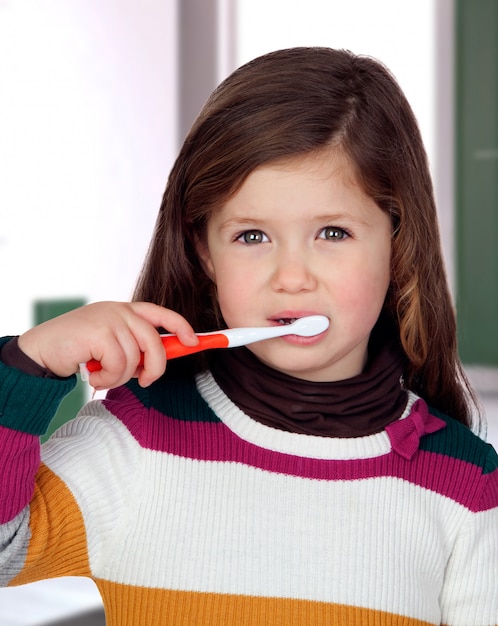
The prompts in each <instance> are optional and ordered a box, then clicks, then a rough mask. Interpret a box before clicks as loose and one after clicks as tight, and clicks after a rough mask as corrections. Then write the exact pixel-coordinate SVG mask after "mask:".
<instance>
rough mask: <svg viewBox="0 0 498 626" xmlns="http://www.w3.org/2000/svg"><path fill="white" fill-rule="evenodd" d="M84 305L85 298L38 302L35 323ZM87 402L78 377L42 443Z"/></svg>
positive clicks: (34, 310)
mask: <svg viewBox="0 0 498 626" xmlns="http://www.w3.org/2000/svg"><path fill="white" fill-rule="evenodd" d="M84 304H85V300H84V299H83V298H74V299H55V300H38V301H36V302H35V303H34V305H33V317H34V323H35V324H41V323H42V322H46V321H47V320H49V319H52V318H54V317H57V316H58V315H62V314H63V313H67V312H68V311H72V310H73V309H76V308H78V307H80V306H83V305H84ZM86 400H87V389H86V385H85V384H84V383H82V382H81V379H80V377H79V376H78V383H77V385H76V387H75V388H74V389H73V391H71V393H69V394H68V395H67V396H66V397H65V398H64V400H63V401H62V402H61V404H60V405H59V409H58V411H57V413H56V414H55V416H54V418H53V420H52V422H51V423H50V427H49V429H48V431H47V433H46V435H45V436H44V437H42V441H45V440H46V439H48V437H50V435H51V434H52V433H53V432H54V431H55V430H57V428H59V426H62V424H64V422H67V420H69V419H72V418H73V417H75V416H76V414H77V413H78V411H79V410H80V409H81V407H82V406H83V405H84V404H85V402H86Z"/></svg>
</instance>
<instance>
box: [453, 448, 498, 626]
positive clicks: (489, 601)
mask: <svg viewBox="0 0 498 626" xmlns="http://www.w3.org/2000/svg"><path fill="white" fill-rule="evenodd" d="M497 581H498V455H497V454H496V452H495V450H494V449H493V448H492V447H491V446H489V453H488V457H487V462H486V464H485V467H484V470H483V474H482V477H481V489H480V490H478V491H477V493H476V500H475V506H474V507H473V508H472V510H470V511H468V512H467V521H466V523H465V524H464V525H463V527H462V529H461V530H460V532H459V533H458V536H457V538H456V541H455V543H454V545H453V549H452V553H451V557H450V560H449V562H448V565H447V567H446V572H445V584H444V587H443V593H442V597H441V607H442V611H443V619H442V623H443V624H452V625H455V626H460V625H461V626H470V625H471V624H476V625H477V624H479V625H481V624H493V625H494V624H498V591H497Z"/></svg>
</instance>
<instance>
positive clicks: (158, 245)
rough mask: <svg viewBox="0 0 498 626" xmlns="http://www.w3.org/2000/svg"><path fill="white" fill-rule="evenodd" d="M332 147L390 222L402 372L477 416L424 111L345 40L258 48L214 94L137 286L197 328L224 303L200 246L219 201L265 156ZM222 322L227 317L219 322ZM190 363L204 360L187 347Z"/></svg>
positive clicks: (461, 412) (391, 306)
mask: <svg viewBox="0 0 498 626" xmlns="http://www.w3.org/2000/svg"><path fill="white" fill-rule="evenodd" d="M330 146H333V147H335V148H340V149H341V150H342V151H343V152H344V153H345V154H346V155H347V156H348V157H349V159H350V161H351V163H352V164H353V165H354V167H355V170H356V174H357V177H358V180H359V182H360V184H362V186H363V188H364V190H365V192H366V193H367V194H368V195H369V196H370V197H372V198H373V199H374V200H375V202H376V203H377V204H378V206H379V207H380V208H381V209H382V210H384V211H386V212H387V213H389V215H390V216H391V219H392V224H393V240H392V275H391V286H390V289H389V293H388V296H387V300H386V304H385V310H386V312H387V313H388V314H389V315H390V316H391V318H392V320H393V323H394V324H395V326H396V330H397V332H398V333H399V337H400V341H401V345H402V348H403V350H404V352H405V354H406V357H407V365H406V370H405V382H406V385H407V387H408V388H410V389H412V390H413V391H415V392H416V393H419V394H420V395H421V396H423V397H424V398H425V399H426V400H427V402H429V403H430V404H431V405H432V406H434V407H435V408H437V409H439V410H441V411H443V412H445V413H448V414H450V415H451V416H452V417H454V418H455V419H457V420H459V421H460V422H462V423H464V424H466V425H470V423H471V412H470V400H474V396H473V393H472V391H471V389H470V387H469V385H468V382H467V380H466V378H465V375H464V373H463V371H462V367H461V364H460V361H459V358H458V354H457V345H456V322H455V314H454V310H453V305H452V301H451V297H450V293H449V290H448V286H447V280H446V276H445V271H444V265H443V258H442V252H441V245H440V239H439V230H438V222H437V215H436V208H435V202H434V196H433V189H432V181H431V177H430V173H429V168H428V164H427V157H426V153H425V149H424V146H423V143H422V139H421V136H420V132H419V129H418V125H417V122H416V119H415V117H414V115H413V112H412V110H411V107H410V105H409V104H408V102H407V100H406V98H405V96H404V94H403V93H402V91H401V89H400V87H399V86H398V84H397V82H396V80H395V79H394V78H393V76H392V75H391V74H390V73H389V71H388V70H387V69H386V68H385V67H384V66H383V65H382V64H380V63H379V62H378V61H376V60H374V59H372V58H369V57H365V56H357V55H354V54H352V53H350V52H348V51H344V50H332V49H328V48H291V49H288V50H280V51H277V52H272V53H269V54H267V55H264V56H262V57H259V58H257V59H255V60H253V61H251V62H250V63H248V64H246V65H244V66H242V67H241V68H239V69H238V70H236V71H235V72H234V73H233V74H232V75H231V76H229V77H228V78H227V79H226V80H225V81H224V82H223V83H222V84H221V85H220V86H219V87H218V88H217V89H216V90H215V91H214V92H213V94H212V95H211V97H210V98H209V99H208V101H207V102H206V104H205V106H204V107H203V109H202V111H201V112H200V114H199V117H198V118H197V120H196V121H195V122H194V124H193V126H192V129H191V131H190V133H189V134H188V136H187V137H186V139H185V142H184V144H183V146H182V148H181V150H180V153H179V155H178V158H177V160H176V162H175V164H174V167H173V169H172V171H171V174H170V177H169V180H168V184H167V186H166V190H165V193H164V196H163V200H162V204H161V207H160V212H159V216H158V220H157V224H156V230H155V233H154V237H153V240H152V243H151V247H150V250H149V253H148V256H147V259H146V262H145V265H144V268H143V271H142V274H141V277H140V279H139V281H138V284H137V288H136V291H135V294H134V299H135V300H146V301H152V302H156V303H158V304H161V305H163V306H166V307H169V308H172V309H174V310H176V311H178V312H179V313H181V314H183V315H184V316H185V317H186V318H187V319H188V320H189V321H190V322H191V324H192V325H193V326H194V328H195V329H196V330H198V331H205V330H210V329H212V328H215V327H217V326H218V324H219V323H220V313H219V311H218V309H217V305H216V304H215V298H214V297H213V294H212V290H213V285H212V283H211V281H210V280H209V279H208V278H207V276H206V275H205V273H204V271H203V270H202V267H201V265H200V262H199V260H198V257H197V255H196V252H195V241H196V238H198V237H202V236H203V233H204V231H205V227H206V224H207V220H208V219H209V216H210V214H211V212H212V211H213V210H215V209H216V207H217V206H219V205H220V204H221V203H223V202H224V201H226V199H227V198H228V197H229V196H230V195H231V194H233V193H234V192H235V191H237V189H239V188H240V186H241V185H242V183H243V182H244V180H245V179H246V177H247V176H248V175H249V174H250V173H251V172H252V171H253V170H254V169H255V168H257V167H258V166H261V165H263V164H265V163H269V162H272V161H276V160H279V159H284V158H285V159H288V158H289V157H292V156H299V155H304V154H307V153H312V152H314V151H317V150H323V149H326V148H328V147H330ZM221 322H222V320H221ZM182 361H185V362H187V363H189V365H188V367H189V368H190V371H193V370H195V368H196V367H199V361H198V360H197V361H196V359H195V358H194V357H191V358H190V362H189V361H188V359H185V360H182Z"/></svg>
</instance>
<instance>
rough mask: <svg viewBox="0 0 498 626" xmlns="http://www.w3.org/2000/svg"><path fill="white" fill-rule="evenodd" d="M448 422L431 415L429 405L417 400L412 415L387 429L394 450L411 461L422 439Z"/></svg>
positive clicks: (397, 421)
mask: <svg viewBox="0 0 498 626" xmlns="http://www.w3.org/2000/svg"><path fill="white" fill-rule="evenodd" d="M445 426H446V422H445V421H444V420H442V419H440V418H439V417H436V416H435V415H431V414H430V413H429V409H428V407H427V404H426V403H425V402H424V401H423V400H417V401H416V402H415V403H414V405H413V406H412V410H411V412H410V415H408V417H406V418H405V419H399V420H396V421H395V422H393V423H392V424H389V426H387V427H386V431H387V434H388V435H389V439H390V440H391V446H392V449H393V450H394V451H395V452H397V453H398V454H399V455H400V456H402V457H403V458H405V459H406V460H407V461H409V460H410V459H411V458H412V457H413V456H414V455H415V453H416V452H417V450H418V447H419V445H420V438H421V437H423V436H424V435H428V434H430V433H435V432H437V431H438V430H441V429H442V428H445Z"/></svg>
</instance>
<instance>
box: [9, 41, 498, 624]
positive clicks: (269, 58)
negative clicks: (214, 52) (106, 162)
mask: <svg viewBox="0 0 498 626" xmlns="http://www.w3.org/2000/svg"><path fill="white" fill-rule="evenodd" d="M309 314H320V315H325V316H327V317H328V318H329V320H330V325H329V328H328V329H327V330H326V331H325V332H323V333H320V334H319V335H317V336H315V337H311V338H306V339H304V338H299V337H296V336H292V335H291V336H288V337H285V338H279V339H273V340H269V341H265V342H261V343H256V344H252V345H251V346H250V347H248V348H237V349H234V350H217V351H212V352H205V353H199V354H197V355H192V356H189V357H186V358H183V359H177V360H174V361H172V362H171V363H168V365H167V371H166V373H164V371H165V367H166V357H165V354H164V350H163V347H162V344H161V342H160V339H159V336H158V333H157V330H156V329H157V328H164V329H166V330H167V331H169V332H172V333H176V334H178V336H179V338H180V340H181V341H182V342H183V343H184V344H185V345H195V344H196V343H197V341H198V340H197V338H196V336H195V335H194V330H193V329H195V330H196V331H208V330H212V329H216V328H219V327H220V326H229V327H237V326H270V325H277V324H284V323H288V322H290V321H292V320H294V319H295V318H300V317H302V316H305V315H309ZM455 337H456V333H455V319H454V313H453V308H452V304H451V301H450V296H449V293H448V288H447V285H446V279H445V275H444V270H443V261H442V255H441V249H440V243H439V236H438V226H437V220H436V210H435V207H434V200H433V193H432V187H431V181H430V177H429V172H428V167H427V161H426V155H425V152H424V149H423V146H422V142H421V138H420V135H419V131H418V128H417V124H416V122H415V119H414V117H413V114H412V112H411V110H410V107H409V105H408V103H407V101H406V99H405V98H404V96H403V94H402V93H401V91H400V89H399V87H398V85H397V84H396V82H395V80H394V79H393V77H392V76H391V75H390V74H389V72H388V71H387V70H386V69H385V68H384V67H383V66H382V65H380V64H379V63H378V62H376V61H374V60H372V59H370V58H366V57H360V56H355V55H353V54H351V53H349V52H345V51H335V50H330V49H324V48H297V49H290V50H283V51H279V52H274V53H271V54H268V55H265V56H263V57H261V58H259V59H256V60H254V61H252V62H251V63H249V64H247V65H246V66H243V67H242V68H240V69H239V70H237V71H236V72H235V73H234V74H233V75H232V76H230V77H229V78H228V79H227V80H226V81H225V82H224V83H222V85H221V86H220V87H219V88H218V89H217V90H216V91H215V92H214V93H213V95H212V96H211V98H210V99H209V100H208V102H207V103H206V105H205V107H204V109H203V110H202V112H201V113H200V115H199V118H198V119H197V121H196V122H195V123H194V125H193V128H192V130H191V132H190V134H189V136H188V137H187V138H186V140H185V143H184V145H183V147H182V149H181V151H180V154H179V157H178V159H177V161H176V164H175V166H174V168H173V170H172V172H171V176H170V178H169V182H168V185H167V187H166V191H165V194H164V198H163V202H162V205H161V209H160V213H159V217H158V221H157V227H156V231H155V234H154V237H153V241H152V244H151V248H150V251H149V254H148V257H147V260H146V262H145V265H144V269H143V273H142V275H141V277H140V279H139V282H138V286H137V288H136V292H135V296H134V302H132V303H129V304H126V303H99V304H93V305H90V306H88V307H84V308H82V309H79V310H77V311H75V312H72V313H69V314H67V315H65V316H62V317H60V318H57V319H55V320H52V321H50V322H47V323H45V324H42V325H40V326H38V327H36V328H34V329H31V330H30V331H28V332H27V333H25V334H24V335H22V336H21V337H20V338H16V339H9V338H6V339H5V340H4V342H3V349H2V352H1V359H2V361H3V364H2V366H1V367H2V378H1V387H0V392H1V395H0V397H1V407H0V424H1V425H2V428H1V429H0V434H1V437H2V439H3V445H2V448H1V449H2V455H1V461H0V462H1V464H2V470H1V474H0V476H1V477H2V481H1V488H2V499H1V501H0V502H1V507H0V508H1V511H0V512H1V515H2V519H1V523H2V524H3V525H2V526H0V532H1V535H2V542H1V545H2V546H3V551H2V553H1V563H2V566H1V569H0V578H1V580H2V582H3V583H4V584H9V585H16V584H22V583H24V582H27V581H30V580H35V579H38V578H42V577H51V576H60V575H82V576H89V577H91V578H93V579H94V580H95V582H96V584H97V585H98V587H99V590H100V591H101V593H102V597H103V599H104V604H105V608H106V618H107V623H108V624H109V625H110V626H115V625H119V626H127V625H129V626H132V625H133V626H137V625H139V624H144V625H150V624H220V625H221V624H248V625H249V624H255V625H256V624H286V625H288V624H295V625H303V624H313V625H316V624H345V623H347V624H356V625H360V624H361V625H362V626H363V625H365V624H376V625H381V624H386V625H387V624H389V625H394V624H403V626H415V625H417V626H418V625H421V624H452V625H454V626H456V625H461V626H471V625H480V626H484V625H488V626H489V625H491V624H496V623H497V622H498V590H497V585H496V581H497V580H498V469H497V468H498V458H497V455H496V453H495V451H494V450H493V448H492V447H491V446H490V445H488V444H486V443H484V442H483V441H482V440H481V439H479V438H478V437H477V436H475V435H474V434H473V433H472V432H471V430H470V426H471V414H472V411H471V406H472V402H473V396H472V393H471V391H470V389H469V387H468V385H467V383H466V379H465V376H464V374H463V372H462V368H461V365H460V363H459V360H458V357H457V351H456V339H455ZM140 353H143V354H144V363H143V365H137V364H138V363H139V359H140ZM91 358H94V359H97V360H99V361H100V362H101V364H102V370H101V371H100V372H95V373H93V374H92V375H91V378H90V382H91V384H92V386H94V387H95V388H108V389H111V391H109V392H108V394H107V397H106V399H105V400H102V401H101V400H96V401H92V402H90V403H89V404H88V405H87V406H86V407H84V408H83V409H82V411H81V412H80V414H79V416H78V417H77V418H76V419H74V420H73V421H71V422H68V423H67V424H66V425H65V426H63V427H62V428H61V429H60V430H59V431H58V432H57V433H56V434H55V435H54V436H53V437H52V438H51V439H50V440H49V441H48V442H47V443H46V444H45V445H44V446H43V450H42V453H41V463H40V457H39V443H38V441H39V440H38V437H39V435H40V434H42V433H43V432H44V431H45V429H46V428H47V426H48V423H49V421H50V419H51V416H52V415H53V413H54V410H55V408H56V406H57V404H58V402H59V401H60V399H61V398H62V397H63V396H64V394H65V393H67V391H68V390H69V389H70V388H71V386H72V385H73V384H74V373H75V372H76V371H77V369H78V364H79V363H80V362H85V361H88V360H89V359H91Z"/></svg>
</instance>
